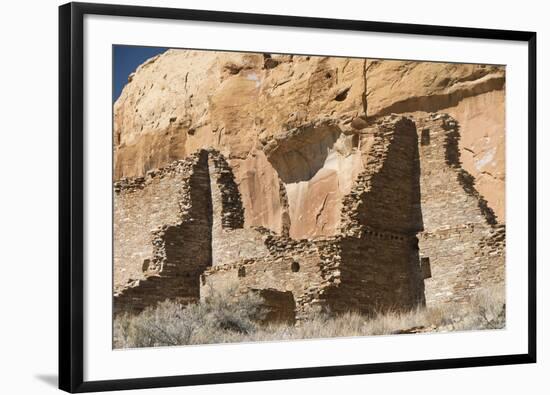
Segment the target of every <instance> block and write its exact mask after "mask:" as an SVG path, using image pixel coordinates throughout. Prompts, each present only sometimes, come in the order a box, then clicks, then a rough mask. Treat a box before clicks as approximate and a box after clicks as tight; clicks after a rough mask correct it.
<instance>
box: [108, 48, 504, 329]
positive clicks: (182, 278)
mask: <svg viewBox="0 0 550 395" xmlns="http://www.w3.org/2000/svg"><path fill="white" fill-rule="evenodd" d="M504 88H505V70H504V68H503V67H497V66H485V65H464V64H446V63H430V62H412V61H389V60H376V59H347V58H330V57H315V56H311V57H310V56H292V55H271V54H244V53H226V52H213V51H187V50H169V51H167V52H165V53H164V54H162V55H159V56H157V57H155V58H152V59H150V60H148V61H147V62H145V63H144V64H143V65H141V66H140V67H139V68H138V69H137V70H136V72H135V73H133V74H132V75H131V76H130V77H129V82H128V84H127V86H126V87H125V88H124V90H123V92H122V94H121V96H120V98H119V99H118V100H117V101H116V103H115V105H114V143H115V146H114V150H115V153H114V162H115V163H114V166H115V168H114V174H115V180H116V183H115V246H114V249H115V293H116V295H115V307H116V308H115V310H116V311H118V309H119V308H120V309H123V308H125V309H128V306H130V308H129V309H130V310H135V311H139V310H140V309H142V308H143V307H145V306H147V305H151V304H154V303H155V302H156V301H158V300H163V299H164V298H166V297H174V296H177V297H179V298H180V299H182V300H183V299H186V298H187V299H189V300H196V299H197V298H198V297H199V295H200V296H201V297H202V296H204V295H207V294H208V292H209V290H210V289H215V288H219V287H221V286H222V284H228V283H232V282H235V281H236V282H237V287H239V288H240V289H242V290H243V291H244V290H245V289H248V290H256V291H258V292H261V293H263V294H265V295H268V296H269V298H268V299H269V300H270V302H269V303H270V305H271V306H279V305H280V306H283V305H284V306H286V307H284V308H282V310H284V313H281V312H280V311H279V312H277V311H275V310H276V309H275V310H274V312H273V314H274V316H277V317H279V318H278V319H280V320H283V321H284V320H290V321H292V319H293V317H291V314H290V315H289V313H288V311H289V308H288V305H289V303H290V302H289V301H292V303H294V304H295V306H296V307H295V312H296V315H297V316H298V317H299V316H301V315H303V314H306V313H307V310H308V308H309V307H311V306H312V305H315V304H321V305H327V306H329V307H330V308H331V310H332V311H347V310H350V309H352V310H359V311H362V312H366V313H370V312H372V311H374V310H376V309H380V308H394V307H395V306H399V307H401V308H412V307H414V306H416V305H418V304H423V303H435V302H450V301H467V300H468V298H469V296H470V295H471V294H472V292H473V291H474V290H475V287H478V286H481V285H483V284H485V283H483V284H481V282H486V283H499V284H500V283H502V282H503V280H504V277H503V276H504V274H503V273H504V271H503V267H504V252H503V251H504V228H503V226H502V225H503V224H504V220H505V216H504V208H505V201H504V178H505V168H504V165H505V162H504V148H505V146H504V125H505V114H504V102H505V100H504V99H505V96H504ZM195 231H196V232H195ZM194 233H195V234H194ZM419 239H420V241H419ZM442 240H443V241H442ZM188 246H191V247H190V248H189V247H188ZM457 246H461V247H460V248H461V249H457V248H458V247H457ZM450 251H452V253H450ZM469 262H473V263H472V264H470V263H469ZM199 278H200V281H199ZM457 278H458V280H457ZM170 290H172V291H170ZM174 290H175V291H174ZM266 300H267V299H266ZM269 303H268V304H269ZM282 310H281V311H282Z"/></svg>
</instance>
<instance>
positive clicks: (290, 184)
mask: <svg viewBox="0 0 550 395" xmlns="http://www.w3.org/2000/svg"><path fill="white" fill-rule="evenodd" d="M504 82H505V81H504V68H503V67H497V66H484V65H462V64H447V63H429V62H412V61H389V60H370V59H367V60H364V59H349V58H331V57H314V56H312V57H309V56H307V57H306V56H287V55H269V54H265V55H262V54H243V53H227V52H209V51H185V50H169V51H167V52H166V53H164V54H162V55H159V56H157V57H155V58H152V59H150V60H148V61H147V62H145V63H144V64H143V65H141V66H140V67H139V68H138V69H137V70H136V72H135V73H134V74H132V75H131V76H130V78H129V83H128V85H127V86H126V87H125V88H124V90H123V92H122V94H121V96H120V98H119V99H118V100H117V102H116V103H115V116H114V133H115V178H116V179H119V178H121V177H133V176H143V175H144V174H145V173H146V172H147V171H148V170H151V169H156V168H159V167H163V166H166V165H168V164H169V163H171V162H172V161H174V160H177V159H184V158H186V157H187V156H188V155H190V154H191V153H193V152H195V151H196V150H197V149H199V148H204V147H213V148H216V149H218V150H219V151H220V152H221V153H222V154H223V155H225V156H226V157H227V158H228V161H229V163H230V165H231V167H232V168H233V170H234V172H235V178H236V182H237V185H238V186H239V190H240V191H241V193H242V197H243V205H244V208H245V224H246V225H251V226H264V227H266V228H268V229H271V230H273V231H275V232H277V233H281V232H284V231H285V227H288V229H287V231H289V233H290V235H291V236H292V237H294V238H307V237H315V236H322V235H325V236H327V235H333V234H335V232H336V230H337V229H338V226H339V212H340V209H341V200H342V197H343V196H344V195H345V194H346V193H348V192H349V190H350V188H351V185H352V183H353V179H354V177H355V176H356V175H357V174H358V173H359V172H360V171H361V169H362V166H363V163H362V160H361V155H360V154H359V152H360V151H361V149H360V147H358V145H360V142H359V141H358V138H357V137H354V136H356V135H357V134H358V131H360V130H362V129H364V128H365V127H366V126H367V125H368V124H369V123H372V122H373V121H374V120H376V119H377V118H379V117H381V116H384V115H387V114H391V113H403V114H408V113H415V112H436V111H441V112H446V113H449V114H450V115H452V116H453V117H454V118H455V119H456V120H457V121H458V124H459V126H460V133H461V140H460V148H461V154H462V158H463V165H464V167H465V169H466V170H467V171H469V172H470V173H471V174H472V175H473V176H474V177H475V178H476V181H477V184H476V185H477V187H478V188H479V190H480V191H481V193H482V194H483V195H484V196H485V198H486V199H487V200H488V201H489V204H490V205H491V207H492V208H493V209H494V210H495V212H496V215H497V217H498V220H499V221H500V222H504V171H505V169H504V121H505V115H504ZM260 196H261V198H259V197H260Z"/></svg>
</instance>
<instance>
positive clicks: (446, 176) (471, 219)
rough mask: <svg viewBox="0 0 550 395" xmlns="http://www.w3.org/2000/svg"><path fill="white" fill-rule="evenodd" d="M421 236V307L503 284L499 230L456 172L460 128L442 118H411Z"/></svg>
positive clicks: (468, 179) (464, 175) (466, 177)
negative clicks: (425, 263)
mask: <svg viewBox="0 0 550 395" xmlns="http://www.w3.org/2000/svg"><path fill="white" fill-rule="evenodd" d="M417 128H418V133H419V141H420V144H419V151H420V163H421V177H420V180H421V182H420V184H421V197H422V198H421V204H422V218H423V223H424V232H422V233H421V235H420V254H421V256H422V257H424V258H429V267H430V270H429V271H430V272H431V276H430V277H429V278H426V280H425V296H426V303H428V304H435V303H440V302H465V301H469V300H470V298H471V296H472V295H473V294H474V293H475V290H479V289H480V288H483V287H490V286H492V285H501V286H503V283H504V269H505V265H504V263H505V262H504V237H505V236H504V228H503V227H497V226H496V224H497V222H496V218H495V216H494V212H493V211H492V210H491V209H490V208H489V207H488V205H487V202H486V201H485V199H484V197H483V196H482V195H481V194H480V193H479V192H478V191H477V189H476V185H475V182H474V179H473V177H472V176H471V175H470V174H469V173H468V172H467V171H465V170H464V169H463V168H462V165H461V155H460V150H459V138H460V134H459V129H460V126H459V124H458V123H457V122H456V120H454V119H453V118H450V117H449V116H447V115H441V114H433V115H431V116H427V117H423V118H419V119H418V120H417Z"/></svg>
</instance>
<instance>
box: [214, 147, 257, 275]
mask: <svg viewBox="0 0 550 395" xmlns="http://www.w3.org/2000/svg"><path fill="white" fill-rule="evenodd" d="M208 170H209V172H210V183H211V191H212V193H211V197H212V207H213V221H212V265H215V266H217V265H224V264H227V263H232V262H234V261H236V260H239V259H251V258H254V257H260V256H264V255H266V254H267V253H268V251H267V248H266V247H265V245H264V243H263V240H262V237H261V234H260V233H258V232H257V231H255V230H254V229H251V228H246V229H245V228H244V227H243V226H244V209H243V205H242V201H241V195H240V192H239V188H238V186H237V184H236V183H235V178H234V176H233V172H232V170H231V167H230V166H229V164H228V163H227V161H226V160H225V158H224V157H223V155H221V154H220V153H219V152H217V151H215V150H209V159H208Z"/></svg>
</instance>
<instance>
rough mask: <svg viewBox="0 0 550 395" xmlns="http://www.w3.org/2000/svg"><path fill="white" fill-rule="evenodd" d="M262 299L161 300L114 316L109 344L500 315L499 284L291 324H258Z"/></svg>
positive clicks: (345, 333)
mask: <svg viewBox="0 0 550 395" xmlns="http://www.w3.org/2000/svg"><path fill="white" fill-rule="evenodd" d="M262 303H263V301H262V299H261V297H260V296H259V295H257V294H254V293H248V294H244V295H237V294H236V293H235V292H234V291H233V290H230V291H225V292H223V293H220V292H211V296H210V297H208V298H206V299H205V300H202V301H201V302H199V303H197V304H190V305H181V304H178V303H176V302H169V301H166V302H164V303H160V304H159V305H157V307H155V308H149V309H146V310H145V311H143V312H142V313H141V314H139V315H135V316H130V315H122V316H119V317H117V318H116V319H115V323H114V345H115V348H127V347H155V346H167V345H184V344H208V343H227V342H257V341H280V340H295V339H311V338H330V337H351V336H375V335H390V334H400V333H418V332H443V331H464V330H482V329H500V328H504V326H505V319H506V317H505V298H504V287H495V288H489V289H486V290H483V291H481V292H480V293H479V294H478V295H477V296H476V297H474V298H473V300H472V301H471V303H468V304H441V305H437V306H430V307H427V308H418V309H414V310H411V311H404V312H403V311H397V310H395V311H385V312H379V313H377V314H374V315H373V316H368V317H367V316H364V315H361V314H359V313H355V312H348V313H344V314H340V315H331V314H330V312H327V311H325V310H322V309H313V310H312V312H311V314H310V315H309V317H308V318H307V319H305V320H302V321H300V322H298V323H297V325H295V326H293V325H290V326H289V325H287V324H267V325H260V324H259V321H261V320H262V319H263V318H264V317H265V311H264V310H263V308H262Z"/></svg>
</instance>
